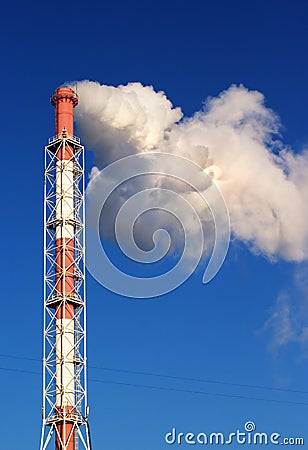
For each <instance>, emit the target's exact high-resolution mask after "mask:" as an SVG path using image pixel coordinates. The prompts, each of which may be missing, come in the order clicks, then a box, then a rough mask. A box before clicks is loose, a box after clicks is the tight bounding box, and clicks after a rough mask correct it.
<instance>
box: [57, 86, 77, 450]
mask: <svg viewBox="0 0 308 450" xmlns="http://www.w3.org/2000/svg"><path fill="white" fill-rule="evenodd" d="M51 103H52V105H53V106H54V107H55V121H56V135H57V137H65V136H67V135H68V137H69V136H73V132H74V107H75V106H76V105H77V103H78V97H77V95H76V94H75V92H74V91H73V90H72V89H70V88H67V87H63V88H59V89H57V90H56V91H55V93H54V95H53V96H52V97H51ZM73 152H74V150H73V147H72V146H71V145H65V146H61V147H60V148H59V149H58V150H57V152H56V160H57V162H58V163H60V164H61V163H62V167H63V172H64V171H65V167H67V166H65V164H68V162H69V161H73V156H74V155H73ZM63 176H64V175H63ZM60 187H61V189H62V182H61V185H60ZM62 195H65V193H62ZM58 201H60V202H61V199H60V200H59V199H58ZM57 226H58V227H61V233H60V234H61V237H58V238H57V239H56V275H55V276H56V292H57V296H58V297H59V304H60V302H61V300H62V299H63V298H65V299H66V302H65V303H63V304H62V306H61V307H59V306H57V307H56V308H57V311H56V318H57V319H60V320H61V319H73V318H74V310H75V308H74V304H73V303H70V302H69V298H70V297H71V298H72V297H73V296H74V290H75V284H74V258H75V240H74V238H73V237H67V236H63V229H64V225H63V223H61V224H58V225H57ZM56 356H57V360H61V357H62V355H56ZM57 408H58V414H59V417H61V418H62V420H61V421H59V422H58V423H57V434H56V450H75V432H74V429H73V427H74V424H73V422H72V421H70V420H69V416H70V414H73V413H74V405H70V406H69V405H64V404H63V405H58V406H57ZM63 416H65V419H64V418H63Z"/></svg>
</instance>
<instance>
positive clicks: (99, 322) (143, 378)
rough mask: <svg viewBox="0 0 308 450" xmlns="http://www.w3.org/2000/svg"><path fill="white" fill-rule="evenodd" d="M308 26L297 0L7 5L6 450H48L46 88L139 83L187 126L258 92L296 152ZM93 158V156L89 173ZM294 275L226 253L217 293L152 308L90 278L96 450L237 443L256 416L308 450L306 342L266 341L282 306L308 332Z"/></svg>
mask: <svg viewBox="0 0 308 450" xmlns="http://www.w3.org/2000/svg"><path fill="white" fill-rule="evenodd" d="M307 15H308V5H307V2H305V1H303V0H302V1H295V2H288V1H271V0H270V1H267V2H265V1H264V0H260V1H259V2H255V3H248V2H243V1H233V2H227V1H216V2H214V1H207V0H205V1H191V2H187V3H186V2H185V3H184V2H181V1H177V2H175V1H173V0H171V1H169V2H167V4H164V3H163V2H160V1H156V2H151V3H149V2H141V1H130V2H123V1H114V2H110V3H107V2H106V3H102V2H97V3H96V2H91V1H89V2H87V3H82V2H79V1H76V2H70V1H68V2H65V5H63V4H61V3H60V2H57V1H55V2H52V3H46V5H44V6H43V5H42V4H39V3H37V4H36V3H35V2H34V3H31V4H25V3H21V2H20V3H19V2H10V3H8V4H6V5H5V6H2V14H1V18H0V24H1V26H0V33H1V40H0V47H1V60H2V70H1V81H2V82H1V85H2V92H1V103H2V108H1V113H0V114H1V128H2V141H1V142H2V145H1V147H2V175H1V185H2V220H1V224H0V226H1V235H2V255H3V257H2V258H1V273H2V324H1V344H0V354H1V355H2V356H1V357H0V359H1V361H0V377H1V383H0V385H1V400H2V405H3V410H4V411H5V414H3V415H2V420H1V424H2V436H1V438H2V443H3V448H7V449H9V450H14V449H15V448H19V447H20V446H21V445H22V448H23V449H25V450H28V449H29V450H30V449H33V448H38V446H39V437H40V426H41V377H40V375H39V372H40V370H41V364H40V361H39V359H40V358H41V348H42V311H43V308H42V304H43V303H42V302H43V299H42V292H43V285H42V283H43V276H42V271H43V257H42V243H43V149H44V145H45V144H46V142H47V139H48V137H49V136H52V135H53V134H54V122H53V120H54V116H53V109H52V107H51V105H50V103H49V97H50V95H51V93H52V92H53V90H54V89H55V88H57V87H58V86H59V85H61V84H62V83H63V82H66V81H71V80H82V79H91V80H97V81H99V82H100V83H103V84H110V85H118V84H126V83H127V82H130V81H140V82H142V83H143V84H145V85H153V86H154V87H155V89H156V90H163V91H165V92H166V94H167V96H168V98H169V99H170V100H171V101H172V102H173V104H174V105H175V106H181V108H182V110H183V111H184V113H185V115H188V116H189V115H192V114H193V113H194V112H195V111H197V110H199V109H200V108H201V107H202V104H203V102H204V100H205V99H206V98H207V97H208V96H216V95H217V94H218V93H219V92H221V91H222V90H224V89H227V88H228V87H229V86H230V85H231V84H233V83H235V84H240V83H243V84H244V85H245V86H247V87H248V88H249V89H256V90H259V91H261V92H262V93H263V94H264V95H265V97H266V104H267V106H269V107H270V108H272V109H273V110H274V111H276V113H277V114H278V115H279V116H280V119H281V122H282V125H283V127H282V139H283V141H284V142H285V143H287V144H288V145H290V146H291V147H292V148H293V149H294V150H295V151H297V152H298V151H300V150H301V149H302V148H304V147H305V145H306V144H307V140H308V134H307V104H308V90H307V75H308V63H307V58H306V55H307V46H308V31H307V25H306V24H307ZM92 160H93V157H92V155H91V154H89V155H88V157H87V170H88V171H89V170H90V168H91V163H92ZM299 214H300V212H299ZM306 267H307V266H306ZM299 273H300V274H304V275H301V276H302V277H305V265H304V264H301V265H299V264H294V263H293V264H292V263H287V262H282V261H281V262H277V263H270V262H268V261H267V260H266V259H265V258H263V257H262V256H261V255H259V256H256V255H252V254H251V253H250V252H249V251H248V249H247V248H245V246H244V245H243V244H241V243H239V242H231V247H230V250H229V253H228V256H227V259H226V261H225V263H224V265H223V267H222V269H221V271H220V272H219V274H218V275H217V276H216V278H215V279H214V280H213V281H212V282H211V283H210V284H209V285H207V286H204V285H203V284H202V282H201V278H202V273H201V271H197V272H196V273H195V274H194V275H193V276H192V277H191V278H190V279H189V280H188V281H187V282H186V283H185V284H184V285H182V286H181V287H180V288H178V289H177V290H176V291H174V292H172V293H170V294H167V295H165V296H162V297H160V298H156V299H150V300H146V301H145V300H133V299H127V298H124V297H120V296H118V295H116V294H112V293H111V292H109V291H107V290H105V289H104V288H103V287H102V286H100V285H99V284H98V283H97V282H96V281H94V280H93V279H92V278H91V276H90V275H89V276H88V357H89V379H90V381H89V404H90V423H91V431H92V439H93V447H94V448H95V449H103V448H109V449H115V450H120V449H121V450H124V449H134V450H163V449H166V448H168V445H167V444H165V443H164V435H165V433H167V432H168V431H170V430H171V428H172V427H176V429H177V430H178V431H183V432H188V431H193V432H200V431H204V432H211V431H222V432H226V433H228V432H231V431H233V430H234V429H237V428H242V427H243V424H244V423H245V422H246V421H248V420H253V421H254V422H255V423H256V425H257V429H258V430H259V431H268V432H275V431H277V432H279V433H281V434H282V435H284V436H290V437H292V436H303V437H304V438H305V439H306V440H308V434H307V427H306V422H307V414H308V385H307V370H308V362H307V342H306V341H305V338H304V335H303V336H302V339H301V340H300V339H297V341H296V340H295V341H294V342H290V343H288V344H287V345H284V346H282V347H281V348H279V349H278V350H277V351H276V352H273V351H271V349H270V347H271V342H273V329H271V328H269V327H266V325H265V324H266V323H268V322H267V321H268V319H269V317H270V316H271V315H272V314H273V311H274V310H275V308H277V307H280V306H281V305H282V306H281V307H285V305H286V303H284V302H283V300H280V303H279V301H278V303H277V299H284V298H287V299H288V305H289V306H288V307H289V309H290V314H291V316H290V317H291V319H292V321H293V323H294V324H295V325H296V326H297V327H303V326H304V320H303V319H300V317H302V318H303V317H304V318H305V314H307V312H306V311H307V307H306V305H305V297H304V290H305V289H303V287H302V285H301V286H300V285H299V283H298V277H299V275H298V274H299ZM306 300H307V298H306ZM281 326H283V324H282V325H281ZM300 332H301V330H299V333H300ZM3 355H6V357H4V356H3ZM12 357H14V358H12ZM15 357H18V358H15ZM19 358H24V359H19ZM93 367H100V368H105V369H106V368H107V369H113V370H103V369H95V368H93ZM9 369H11V370H9ZM115 369H118V370H122V371H126V372H121V371H116V370H115ZM30 372H38V373H30ZM133 372H143V373H144V374H136V373H135V374H134V373H133ZM150 374H159V375H169V376H174V377H184V378H190V380H180V379H172V378H164V377H163V376H160V377H157V376H152V375H150ZM192 379H203V380H210V381H213V382H215V383H209V382H207V383H205V382H200V381H199V382H197V381H193V380H192ZM93 380H98V381H93ZM117 383H118V384H117ZM137 385H138V386H137ZM244 385H246V386H244ZM247 385H249V386H255V387H247ZM145 386H152V387H156V389H154V388H149V387H145ZM256 386H257V387H256ZM261 386H268V387H271V388H273V389H261V388H260V387H261ZM277 389H282V390H277ZM294 390H297V391H307V394H304V393H295V392H291V391H294ZM183 391H198V392H199V393H192V392H183ZM200 391H202V392H203V394H202V393H200ZM209 393H212V394H215V395H209ZM256 398H259V400H257V399H256ZM271 400H273V401H271ZM299 403H305V404H306V405H300V404H299ZM16 424H18V433H16ZM12 436H13V438H12ZM230 447H231V448H233V446H230ZM234 448H236V446H234Z"/></svg>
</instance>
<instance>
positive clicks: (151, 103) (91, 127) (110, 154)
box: [75, 81, 308, 262]
mask: <svg viewBox="0 0 308 450" xmlns="http://www.w3.org/2000/svg"><path fill="white" fill-rule="evenodd" d="M78 95H79V105H78V106H77V108H76V114H75V117H76V120H77V125H78V132H79V134H80V136H81V138H82V140H83V142H84V143H85V145H86V147H87V148H88V149H89V150H93V151H94V152H95V157H96V159H95V167H94V168H93V169H92V172H91V175H90V176H91V177H92V178H93V177H94V176H95V175H96V174H97V173H98V171H100V170H101V169H103V168H104V167H105V166H106V165H108V164H109V163H111V162H113V161H115V160H117V159H119V158H122V157H123V156H127V155H132V154H135V153H142V152H149V151H157V152H167V153H172V154H175V155H180V156H184V157H186V158H189V159H190V160H192V161H194V162H196V163H197V164H198V165H200V166H201V167H202V168H203V169H204V170H205V171H206V172H207V173H208V174H210V176H211V177H212V178H213V180H215V182H216V183H217V185H218V187H219V188H220V190H221V191H222V193H223V195H224V198H225V201H226V203H227V206H228V209H229V214H230V219H231V227H232V233H233V237H234V238H235V239H238V240H240V241H242V242H244V243H245V244H246V245H248V246H249V248H250V249H251V250H252V251H253V252H256V253H260V254H262V255H264V256H266V257H267V258H269V259H271V260H275V259H277V258H283V259H285V260H288V261H298V262H299V261H303V260H305V259H307V257H308V227H307V219H308V152H307V151H303V152H302V153H301V154H295V153H294V152H292V150H291V149H290V148H288V147H287V146H284V145H283V144H282V143H281V142H280V141H279V139H278V132H279V120H278V117H277V116H276V114H275V113H274V112H273V111H272V110H270V109H269V108H267V107H266V106H265V100H264V96H263V95H262V94H261V93H260V92H257V91H249V90H248V89H246V88H245V87H244V86H231V87H230V88H229V89H227V90H226V91H224V92H222V93H221V94H220V95H219V96H218V97H216V98H209V99H208V100H207V101H206V103H205V105H204V108H203V109H202V110H201V111H199V112H197V113H196V114H195V115H194V116H193V117H191V118H184V117H183V113H182V111H181V109H180V108H174V107H173V105H172V103H171V102H170V101H169V100H168V98H167V97H166V95H165V94H164V93H163V92H155V90H154V89H153V87H151V86H143V85H142V84H140V83H129V84H128V85H126V86H118V87H113V86H105V85H100V84H99V83H97V82H91V81H82V82H79V83H78ZM184 178H185V177H184ZM153 185H155V186H161V187H166V188H170V189H174V190H177V191H181V193H182V195H184V196H185V197H186V198H187V199H188V200H189V201H190V202H192V203H193V204H194V207H195V208H196V210H197V211H198V214H199V217H200V219H201V220H202V221H204V223H206V222H207V220H208V218H209V214H208V209H207V205H206V204H203V203H201V202H200V201H199V200H200V199H199V197H198V195H197V194H195V193H193V192H192V191H191V190H190V189H189V188H188V187H187V186H186V185H185V184H183V183H179V182H178V181H175V180H174V179H164V180H162V179H161V178H159V177H153V176H152V177H151V176H149V177H140V180H138V181H137V179H136V180H135V181H134V182H133V183H130V185H129V186H126V187H124V186H123V188H121V189H119V190H118V192H117V193H116V195H115V196H113V199H112V200H111V201H110V204H109V215H108V217H109V219H108V220H107V222H106V221H105V223H104V230H103V233H105V235H107V236H111V235H112V229H113V224H114V222H113V220H114V217H115V215H116V211H117V210H118V208H119V207H120V206H121V205H122V204H123V203H124V202H125V200H126V199H127V198H128V197H129V196H130V195H131V194H132V193H134V192H137V191H138V190H140V189H144V188H147V187H148V188H150V187H153ZM95 186H96V185H94V189H92V191H91V192H90V197H91V199H92V201H93V203H94V204H95V202H96V200H95V199H99V196H100V192H99V183H97V186H96V188H95ZM206 188H207V186H203V188H202V187H201V190H202V189H206ZM164 206H166V207H167V206H168V205H164ZM111 211H113V214H111ZM161 214H164V218H163V217H162V216H161ZM165 216H166V214H165V213H159V212H158V211H153V214H150V213H149V214H148V216H147V217H145V218H144V219H143V220H139V221H137V223H136V235H138V239H139V242H141V244H142V245H144V246H145V247H151V242H152V232H153V231H154V230H155V229H157V228H160V227H161V222H162V223H163V224H164V225H166V226H167V229H168V227H169V228H170V229H172V228H173V232H174V233H175V237H177V235H180V228H177V225H173V224H174V220H173V218H171V219H170V220H169V219H166V217H165ZM112 222H113V223H112ZM166 226H162V228H166ZM191 226H192V229H193V226H194V224H193V223H192V224H191ZM197 245H198V244H197Z"/></svg>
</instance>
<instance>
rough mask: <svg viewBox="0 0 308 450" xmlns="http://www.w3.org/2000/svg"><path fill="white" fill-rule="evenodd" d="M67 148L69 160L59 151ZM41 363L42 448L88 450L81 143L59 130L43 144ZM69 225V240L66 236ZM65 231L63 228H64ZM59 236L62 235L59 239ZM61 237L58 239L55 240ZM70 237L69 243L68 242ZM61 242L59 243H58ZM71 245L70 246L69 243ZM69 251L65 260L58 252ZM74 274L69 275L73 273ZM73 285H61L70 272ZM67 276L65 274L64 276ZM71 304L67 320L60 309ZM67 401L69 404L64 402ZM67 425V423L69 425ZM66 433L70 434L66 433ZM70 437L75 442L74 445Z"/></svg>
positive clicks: (82, 154) (82, 159) (41, 449)
mask: <svg viewBox="0 0 308 450" xmlns="http://www.w3.org/2000/svg"><path fill="white" fill-rule="evenodd" d="M64 151H66V152H67V151H69V154H70V155H72V156H71V157H70V158H69V159H67V160H59V158H58V156H57V155H59V154H60V152H64ZM44 225H45V238H44V276H45V279H44V363H43V365H44V367H43V426H42V435H41V445H40V450H47V449H49V448H52V445H54V440H53V439H51V437H52V436H54V437H55V439H56V443H57V445H56V447H57V448H61V450H71V449H72V445H73V446H74V449H73V450H77V449H81V448H82V449H84V450H90V448H91V445H90V436H89V428H88V422H87V417H88V406H87V386H86V303H85V300H86V297H85V258H84V256H85V255H84V148H83V146H82V145H80V140H79V138H76V137H74V136H69V135H68V134H67V133H66V131H65V130H63V132H62V134H61V135H58V136H56V137H54V138H51V139H49V145H48V146H46V147H45V194H44ZM67 229H69V230H70V233H71V236H70V240H69V241H67V239H64V238H63V236H64V235H65V230H67ZM63 230H64V231H63ZM59 236H60V238H59ZM59 242H60V244H59ZM71 242H73V244H71ZM60 245H61V248H59V246H60ZM70 245H71V246H72V245H73V247H72V248H68V246H70ZM67 252H70V254H73V258H72V260H71V261H70V262H69V264H67V263H65V264H63V263H59V255H61V254H62V255H63V254H64V257H65V258H66V253H67ZM72 273H73V277H72ZM69 275H70V277H71V279H72V278H73V282H72V281H71V280H69V282H70V283H71V284H72V283H73V287H72V289H70V291H69V292H67V290H66V289H65V288H64V289H59V287H58V286H59V285H60V284H61V286H65V285H66V283H67V280H68V277H69ZM66 278H67V279H66ZM67 308H70V309H71V311H73V313H72V315H71V316H70V317H69V318H68V319H61V320H59V314H60V313H59V312H60V311H66V309H67ZM68 405H69V406H68ZM67 425H68V426H67ZM68 434H74V437H73V439H72V436H68ZM72 442H73V444H72Z"/></svg>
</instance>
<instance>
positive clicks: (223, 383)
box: [0, 354, 308, 394]
mask: <svg viewBox="0 0 308 450" xmlns="http://www.w3.org/2000/svg"><path fill="white" fill-rule="evenodd" d="M0 357H4V358H13V359H25V360H29V361H39V362H41V361H42V360H41V359H38V358H26V357H22V356H13V355H2V354H0ZM88 369H98V370H105V371H110V372H119V373H127V374H132V375H145V376H151V377H159V378H168V379H171V380H181V381H193V382H198V383H209V384H220V385H226V386H234V387H244V388H249V389H264V390H269V391H278V392H289V393H294V394H308V391H303V390H299V389H286V388H276V387H272V386H262V385H257V384H243V383H232V382H228V381H219V380H207V379H204V378H191V377H182V376H176V375H163V374H158V373H151V372H143V371H136V370H125V369H115V368H111V367H99V366H88Z"/></svg>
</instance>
